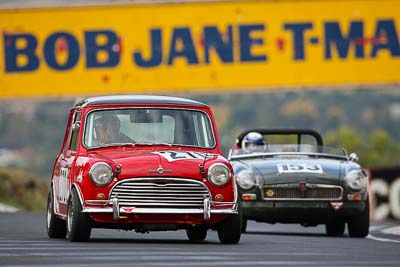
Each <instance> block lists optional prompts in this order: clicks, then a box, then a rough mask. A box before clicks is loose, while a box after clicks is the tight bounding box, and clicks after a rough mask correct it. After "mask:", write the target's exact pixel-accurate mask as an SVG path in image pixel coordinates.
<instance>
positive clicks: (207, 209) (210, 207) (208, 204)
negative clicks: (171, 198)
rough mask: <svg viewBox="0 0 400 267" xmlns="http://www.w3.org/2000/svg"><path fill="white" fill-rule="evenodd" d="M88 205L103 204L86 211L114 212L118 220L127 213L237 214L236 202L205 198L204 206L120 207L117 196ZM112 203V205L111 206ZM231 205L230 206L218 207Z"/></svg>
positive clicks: (92, 201) (206, 219) (207, 215)
mask: <svg viewBox="0 0 400 267" xmlns="http://www.w3.org/2000/svg"><path fill="white" fill-rule="evenodd" d="M85 204H88V205H103V206H104V207H85V208H83V210H82V212H84V213H112V214H113V218H114V220H118V219H120V218H122V217H124V216H122V215H125V216H126V215H127V214H203V217H204V221H205V222H207V221H209V220H210V218H211V214H237V213H238V210H237V203H236V202H216V201H210V199H209V198H205V199H204V201H203V208H143V207H120V205H119V203H118V199H117V198H113V199H111V200H86V201H85ZM110 205H111V207H110ZM224 206H230V207H229V208H217V207H224Z"/></svg>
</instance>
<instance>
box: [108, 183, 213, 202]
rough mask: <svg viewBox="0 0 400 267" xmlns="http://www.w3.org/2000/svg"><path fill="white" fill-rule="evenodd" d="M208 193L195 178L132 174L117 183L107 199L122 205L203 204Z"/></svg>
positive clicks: (208, 195)
mask: <svg viewBox="0 0 400 267" xmlns="http://www.w3.org/2000/svg"><path fill="white" fill-rule="evenodd" d="M206 197H210V193H209V191H208V189H207V187H206V186H205V185H204V184H203V183H201V182H199V181H195V180H189V179H179V178H134V179H128V180H124V181H122V182H120V183H118V184H117V185H116V186H115V187H114V188H113V190H112V192H111V195H110V199H113V198H117V199H118V202H119V205H120V206H121V207H146V208H150V207H152V208H166V207H168V208H187V207H193V208H196V207H197V208H203V205H204V198H206Z"/></svg>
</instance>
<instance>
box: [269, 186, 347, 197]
mask: <svg viewBox="0 0 400 267" xmlns="http://www.w3.org/2000/svg"><path fill="white" fill-rule="evenodd" d="M342 195H343V188H342V187H340V186H330V185H307V187H306V188H305V189H303V190H301V189H300V187H299V185H297V184H296V185H275V186H265V187H264V199H269V200H341V199H342Z"/></svg>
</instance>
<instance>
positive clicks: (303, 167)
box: [276, 163, 324, 174]
mask: <svg viewBox="0 0 400 267" xmlns="http://www.w3.org/2000/svg"><path fill="white" fill-rule="evenodd" d="M276 166H277V167H278V172H279V173H318V174H323V173H324V171H323V170H322V166H321V165H319V164H293V163H286V164H277V165H276Z"/></svg>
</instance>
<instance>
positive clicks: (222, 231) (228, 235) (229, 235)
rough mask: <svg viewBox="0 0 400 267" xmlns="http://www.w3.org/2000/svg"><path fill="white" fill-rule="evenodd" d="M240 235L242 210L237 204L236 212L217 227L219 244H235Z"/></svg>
mask: <svg viewBox="0 0 400 267" xmlns="http://www.w3.org/2000/svg"><path fill="white" fill-rule="evenodd" d="M241 235H242V212H241V206H240V205H238V214H233V215H231V216H229V217H228V218H227V219H225V220H224V221H223V222H222V223H221V224H220V226H219V227H218V238H219V242H221V244H237V243H239V241H240V237H241Z"/></svg>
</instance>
